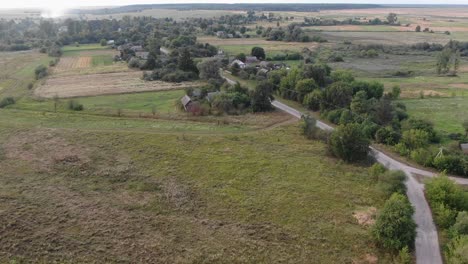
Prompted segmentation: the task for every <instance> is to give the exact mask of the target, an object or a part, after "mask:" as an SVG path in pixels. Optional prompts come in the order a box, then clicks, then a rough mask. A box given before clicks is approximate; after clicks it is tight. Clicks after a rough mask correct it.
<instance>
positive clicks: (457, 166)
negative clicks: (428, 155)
mask: <svg viewBox="0 0 468 264" xmlns="http://www.w3.org/2000/svg"><path fill="white" fill-rule="evenodd" d="M433 163H434V167H435V168H436V169H438V170H440V171H446V172H448V173H452V174H457V175H463V176H467V175H468V161H467V160H466V159H465V158H464V157H463V155H460V154H449V155H440V156H438V157H436V158H435V159H434V162H433Z"/></svg>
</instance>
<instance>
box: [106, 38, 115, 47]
mask: <svg viewBox="0 0 468 264" xmlns="http://www.w3.org/2000/svg"><path fill="white" fill-rule="evenodd" d="M114 44H115V41H114V40H113V39H111V40H108V41H107V46H113V45H114Z"/></svg>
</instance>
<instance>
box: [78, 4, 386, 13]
mask: <svg viewBox="0 0 468 264" xmlns="http://www.w3.org/2000/svg"><path fill="white" fill-rule="evenodd" d="M378 7H382V6H381V5H374V4H293V5H291V4H150V5H129V6H121V7H115V8H103V9H95V10H80V9H76V10H72V11H71V12H70V13H74V14H94V15H102V14H118V13H128V12H140V11H143V10H146V9H177V10H253V11H295V12H318V11H320V10H340V9H366V8H378Z"/></svg>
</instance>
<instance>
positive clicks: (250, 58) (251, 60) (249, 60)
mask: <svg viewBox="0 0 468 264" xmlns="http://www.w3.org/2000/svg"><path fill="white" fill-rule="evenodd" d="M257 62H258V59H257V57H255V56H247V57H245V63H247V64H251V63H257Z"/></svg>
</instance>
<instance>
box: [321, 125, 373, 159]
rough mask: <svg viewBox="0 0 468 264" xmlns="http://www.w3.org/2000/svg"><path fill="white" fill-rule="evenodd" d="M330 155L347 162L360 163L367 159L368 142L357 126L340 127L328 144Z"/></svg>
mask: <svg viewBox="0 0 468 264" xmlns="http://www.w3.org/2000/svg"><path fill="white" fill-rule="evenodd" d="M328 144H329V148H330V150H331V153H333V155H335V156H336V157H338V158H341V159H343V160H345V161H347V162H354V161H360V160H364V159H366V158H367V154H368V153H369V144H370V142H369V140H368V139H367V137H366V135H365V134H364V132H363V131H362V129H361V127H360V125H359V124H356V123H351V124H347V125H340V126H339V127H338V128H337V129H336V130H335V131H334V132H333V133H332V134H331V137H330V140H329V142H328Z"/></svg>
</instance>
